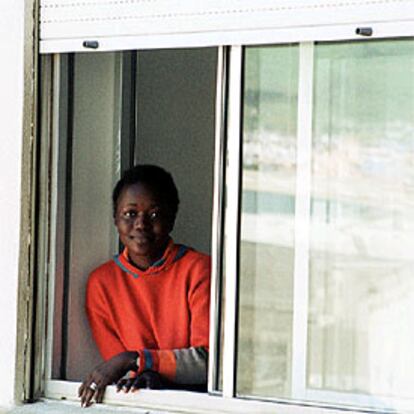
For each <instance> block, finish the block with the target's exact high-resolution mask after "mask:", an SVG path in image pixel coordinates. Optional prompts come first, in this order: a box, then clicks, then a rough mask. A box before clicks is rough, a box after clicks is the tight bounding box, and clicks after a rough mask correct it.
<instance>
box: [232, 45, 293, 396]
mask: <svg viewBox="0 0 414 414" xmlns="http://www.w3.org/2000/svg"><path fill="white" fill-rule="evenodd" d="M244 76H245V90H244V118H243V123H244V127H243V175H242V186H243V188H242V207H241V210H242V213H241V241H240V297H239V337H238V361H237V363H238V366H237V373H238V376H237V391H238V394H244V395H246V394H247V395H257V396H285V395H288V394H289V393H290V371H291V362H290V361H291V344H292V311H293V302H292V284H293V261H294V214H295V181H296V180H295V178H296V123H297V89H298V46H297V45H288V46H280V47H272V48H270V47H260V48H256V47H252V48H247V49H246V56H245V73H244Z"/></svg>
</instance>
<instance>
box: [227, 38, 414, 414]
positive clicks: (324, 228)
mask: <svg viewBox="0 0 414 414" xmlns="http://www.w3.org/2000/svg"><path fill="white" fill-rule="evenodd" d="M243 73H244V89H243V106H242V108H243V115H242V119H241V123H242V151H241V152H242V162H241V181H242V182H241V185H240V192H241V206H240V237H239V256H238V263H239V289H238V335H237V367H236V378H237V381H236V384H237V386H236V394H237V395H240V396H251V397H266V398H269V397H270V398H273V399H295V400H301V401H313V402H318V403H325V404H332V403H333V404H338V405H348V406H349V405H351V406H355V407H373V408H378V409H381V410H382V409H393V408H395V407H410V406H411V407H413V406H414V404H413V399H412V396H413V393H412V389H411V388H412V387H411V386H412V383H413V382H414V356H413V353H412V345H413V343H414V333H413V332H414V331H413V329H412V327H413V326H414V282H413V277H412V276H413V269H414V256H413V254H412V246H413V245H414V162H413V160H414V138H413V136H414V42H413V41H412V40H400V39H397V40H383V41H378V40H377V41H360V42H337V43H319V44H313V43H304V44H300V45H286V46H272V47H268V46H266V47H246V48H245V49H244V70H243ZM228 150H229V151H231V150H232V149H231V148H229V149H228ZM226 277H229V275H226Z"/></svg>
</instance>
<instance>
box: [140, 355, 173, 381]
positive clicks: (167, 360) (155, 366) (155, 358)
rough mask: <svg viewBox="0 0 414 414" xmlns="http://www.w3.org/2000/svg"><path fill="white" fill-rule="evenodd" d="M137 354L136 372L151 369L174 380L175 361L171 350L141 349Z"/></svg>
mask: <svg viewBox="0 0 414 414" xmlns="http://www.w3.org/2000/svg"><path fill="white" fill-rule="evenodd" d="M138 354H139V356H138V374H141V373H142V372H144V371H148V370H151V371H156V372H158V373H159V374H160V375H162V376H163V377H165V378H166V379H168V380H170V381H174V380H175V377H176V372H177V361H176V356H175V353H174V352H173V351H164V350H149V349H143V350H142V351H138Z"/></svg>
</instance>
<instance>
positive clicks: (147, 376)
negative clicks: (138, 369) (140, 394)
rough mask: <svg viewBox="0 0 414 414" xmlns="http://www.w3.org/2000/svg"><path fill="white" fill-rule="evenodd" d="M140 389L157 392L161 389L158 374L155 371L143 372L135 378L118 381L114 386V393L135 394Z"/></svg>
mask: <svg viewBox="0 0 414 414" xmlns="http://www.w3.org/2000/svg"><path fill="white" fill-rule="evenodd" d="M140 388H148V389H151V390H159V389H161V388H162V380H161V376H160V374H158V372H155V371H145V372H143V373H142V374H140V375H137V376H136V377H135V378H128V379H120V380H119V381H118V383H117V384H116V391H117V392H119V391H121V390H122V391H124V392H129V391H131V392H135V391H137V390H138V389H140Z"/></svg>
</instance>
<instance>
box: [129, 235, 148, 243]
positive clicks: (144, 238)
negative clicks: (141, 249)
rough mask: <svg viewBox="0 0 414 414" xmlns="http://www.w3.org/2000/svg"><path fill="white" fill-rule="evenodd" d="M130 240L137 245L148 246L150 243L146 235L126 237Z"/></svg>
mask: <svg viewBox="0 0 414 414" xmlns="http://www.w3.org/2000/svg"><path fill="white" fill-rule="evenodd" d="M128 237H129V239H130V240H133V241H135V242H136V243H138V244H148V243H151V242H152V238H151V237H150V236H149V235H146V234H136V235H130V236H128Z"/></svg>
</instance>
